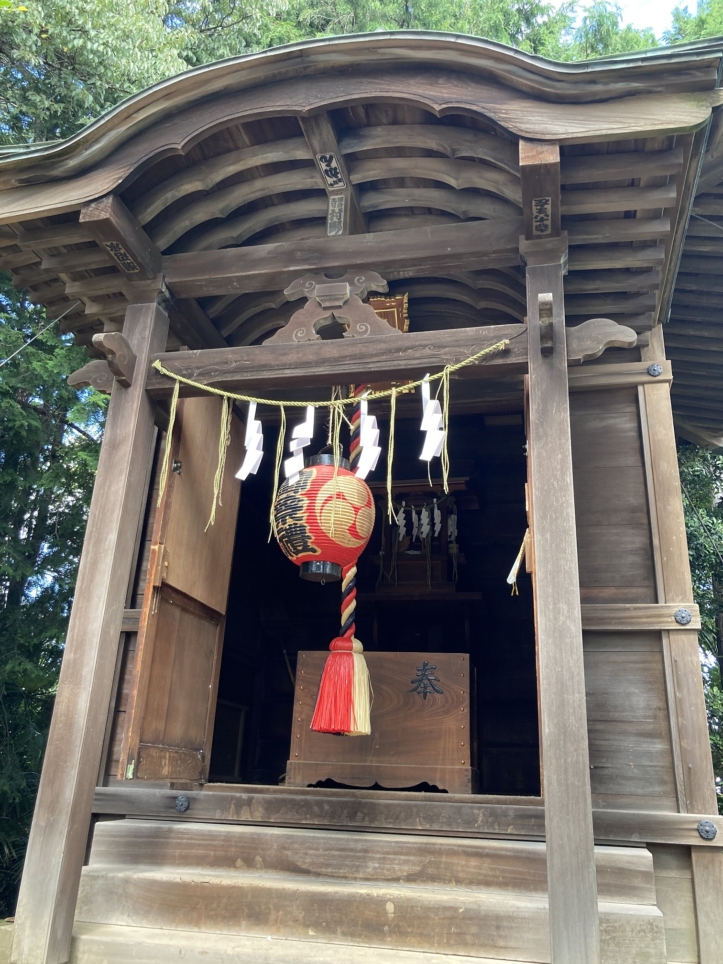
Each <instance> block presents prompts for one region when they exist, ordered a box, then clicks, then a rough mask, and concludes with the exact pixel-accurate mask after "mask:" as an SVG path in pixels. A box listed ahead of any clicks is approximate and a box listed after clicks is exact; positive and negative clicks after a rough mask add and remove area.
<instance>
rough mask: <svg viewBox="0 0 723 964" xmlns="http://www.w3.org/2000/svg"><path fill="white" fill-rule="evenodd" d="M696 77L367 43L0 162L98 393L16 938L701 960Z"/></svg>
mask: <svg viewBox="0 0 723 964" xmlns="http://www.w3.org/2000/svg"><path fill="white" fill-rule="evenodd" d="M722 69H723V41H721V40H712V41H705V42H700V43H693V44H681V45H676V46H670V47H665V48H662V49H657V50H651V51H645V52H642V53H638V52H636V53H633V54H625V55H621V56H615V57H608V58H602V59H600V60H595V61H590V62H586V63H571V64H561V63H553V62H550V61H546V60H544V59H542V58H540V57H536V56H532V55H529V54H526V53H522V52H520V51H517V50H512V49H510V48H507V47H504V46H501V45H499V44H495V43H491V42H488V41H483V40H477V39H474V38H471V37H461V36H455V35H452V34H438V33H425V32H414V31H408V32H399V33H382V32H378V33H374V34H369V35H359V36H345V37H341V38H331V39H322V40H311V41H308V42H304V43H299V44H293V45H289V46H285V47H278V48H274V49H271V50H266V51H264V52H262V53H259V54H251V55H247V56H243V57H238V58H235V59H231V60H226V61H222V62H219V63H215V64H211V65H209V66H207V67H202V68H199V69H197V70H192V71H189V72H188V73H185V74H181V75H179V76H177V77H173V78H171V79H170V80H167V81H165V82H163V83H159V84H157V85H155V86H154V87H151V88H150V89H148V90H146V91H144V92H143V93H140V94H137V95H136V96H134V97H131V98H130V99H128V100H126V101H124V102H123V103H121V104H120V105H119V106H118V107H116V108H115V109H113V110H112V111H110V112H109V113H107V114H106V115H104V116H103V117H101V118H100V119H99V120H97V121H94V122H93V123H91V124H89V125H88V126H87V127H85V128H83V129H82V130H80V131H79V132H78V133H77V134H75V135H74V136H73V137H71V138H68V139H67V140H64V141H58V142H52V143H45V144H38V145H28V146H25V147H19V148H17V149H14V148H12V149H9V150H4V151H3V152H2V154H1V155H0V269H2V270H6V271H10V272H11V273H12V276H13V280H14V283H15V284H16V285H17V287H19V288H23V289H27V291H29V293H30V294H29V297H30V299H31V301H32V302H34V303H38V304H42V305H44V306H45V307H46V309H47V316H48V319H49V320H50V319H54V318H59V317H60V316H62V317H60V320H59V326H60V330H61V331H63V332H67V333H70V332H72V333H73V335H74V338H75V343H76V344H80V345H84V346H86V348H87V352H88V360H87V364H85V365H84V366H83V367H82V368H80V369H79V370H78V371H76V372H74V373H72V374H71V375H69V381H70V383H71V384H72V385H75V386H77V387H79V388H82V387H85V386H92V387H94V388H96V389H98V390H100V391H101V392H105V393H107V394H108V395H110V401H109V408H108V416H107V423H106V428H105V434H104V438H103V443H102V448H101V453H100V462H99V466H98V474H97V480H96V485H95V490H94V494H93V499H92V505H91V508H90V515H89V519H88V526H87V532H86V536H85V543H84V548H83V553H82V558H81V563H80V571H79V576H78V583H77V590H76V594H75V602H74V606H73V611H72V615H71V619H70V626H69V630H68V635H67V643H66V647H65V656H64V660H63V665H62V670H61V675H60V682H59V685H58V692H57V699H56V703H55V712H54V716H53V721H52V726H51V729H50V735H49V740H48V746H47V753H46V757H45V763H44V768H43V772H42V776H41V780H40V787H39V793H38V799H37V807H36V811H35V816H34V821H33V826H32V831H31V835H30V841H29V847H28V852H27V859H26V862H25V868H24V873H23V878H22V883H21V887H20V897H19V903H18V908H17V915H16V918H15V923H14V925H13V928H12V935H13V936H12V949H11V951H10V958H9V959H10V960H11V961H12V962H13V964H64V962H66V961H69V960H70V961H72V962H75V964H121V962H123V964H125V962H128V961H131V962H138V964H171V962H176V961H183V962H187V964H202V962H206V964H232V962H234V964H236V962H245V961H249V962H250V961H254V962H255V964H336V962H338V961H343V962H344V964H366V962H368V961H372V962H375V964H376V962H378V964H465V962H469V964H492V962H496V961H504V962H508V964H521V962H534V964H547V962H552V964H668V962H670V964H672V962H676V964H721V962H723V853H722V851H721V847H722V845H723V818H720V817H719V816H718V808H717V796H716V789H715V782H714V776H713V767H712V761H711V752H710V744H709V738H708V729H707V723H706V710H705V704H704V696H703V684H702V675H701V665H700V660H699V649H698V640H697V630H699V629H700V613H699V611H698V607H697V606H696V605H695V603H694V602H693V595H692V587H691V576H690V569H689V563H688V553H687V545H686V535H685V526H684V518H683V505H682V501H681V487H680V482H679V478H678V468H677V460H676V439H683V440H687V441H689V442H694V443H696V444H698V445H704V446H708V447H710V448H716V447H719V446H720V445H721V444H723V383H722V382H721V373H722V371H723V367H722V360H723V354H722V352H723V334H722V333H723V327H722V326H721V310H722V309H723V280H721V272H722V270H723V90H721V87H720V77H721V70H722ZM426 376H429V378H427V377H426ZM420 454H421V456H422V458H420ZM300 576H301V578H300ZM330 644H332V652H331V654H330V650H329V645H330ZM359 644H361V645H359ZM362 646H363V652H362ZM327 660H328V661H327ZM325 666H326V668H324V667H325ZM322 671H323V673H324V677H323V682H320V681H322ZM334 720H337V722H333V721H334ZM339 720H342V722H339ZM3 933H4V934H5V936H6V937H7V935H8V933H9V929H4V930H3Z"/></svg>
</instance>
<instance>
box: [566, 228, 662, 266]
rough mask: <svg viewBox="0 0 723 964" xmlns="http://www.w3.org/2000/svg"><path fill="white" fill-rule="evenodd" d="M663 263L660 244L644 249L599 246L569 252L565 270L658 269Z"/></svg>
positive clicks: (574, 249)
mask: <svg viewBox="0 0 723 964" xmlns="http://www.w3.org/2000/svg"><path fill="white" fill-rule="evenodd" d="M596 223H598V222H596ZM573 236H574V235H573ZM610 240H612V239H610ZM664 262H665V248H664V247H663V245H662V244H660V245H648V246H647V247H644V248H626V247H624V246H622V245H619V246H616V247H613V246H612V245H607V244H600V245H595V246H591V247H589V248H573V249H572V250H571V251H570V256H569V259H568V263H567V268H568V271H592V270H595V271H597V270H600V269H601V268H658V267H660V266H661V265H663V264H664Z"/></svg>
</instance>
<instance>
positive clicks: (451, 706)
mask: <svg viewBox="0 0 723 964" xmlns="http://www.w3.org/2000/svg"><path fill="white" fill-rule="evenodd" d="M327 655H328V653H327V652H325V651H324V652H300V653H299V659H298V663H297V675H296V692H295V694H294V721H293V728H292V733H291V750H290V753H289V757H290V759H289V764H288V767H287V770H286V786H288V787H305V786H309V785H313V784H316V783H317V782H319V781H322V780H329V779H331V780H334V781H335V782H336V783H340V784H343V785H347V786H353V787H373V786H375V785H378V786H380V787H385V788H388V789H401V788H405V787H415V786H418V785H419V784H420V783H428V784H429V785H430V786H434V787H438V788H439V789H440V790H447V791H448V792H450V793H472V792H473V790H474V789H475V787H474V782H475V781H474V776H475V771H474V769H473V764H474V758H473V755H472V747H471V746H470V739H471V731H470V668H469V656H468V655H467V654H466V653H365V654H364V655H365V657H366V660H367V664H368V666H369V673H370V676H371V682H372V688H373V690H374V699H373V702H372V713H371V724H372V732H371V735H370V736H354V737H351V736H334V735H331V734H326V733H314V732H313V731H312V730H311V729H310V728H309V724H310V722H311V717H312V714H313V712H314V704H315V701H316V694H317V691H318V689H319V680H320V679H321V671H322V669H323V667H324V662H325V660H326V658H327Z"/></svg>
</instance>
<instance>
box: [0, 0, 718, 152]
mask: <svg viewBox="0 0 723 964" xmlns="http://www.w3.org/2000/svg"><path fill="white" fill-rule="evenodd" d="M717 2H719V3H722V4H723V0H717ZM578 20H579V22H578ZM400 29H405V30H444V31H453V32H455V33H465V34H471V35H475V36H480V37H486V38H488V39H490V40H496V41H499V42H500V43H505V44H509V45H510V46H513V47H518V48H519V49H521V50H525V51H528V52H529V53H535V54H541V55H543V56H547V57H551V58H554V59H559V60H580V59H585V58H588V57H597V56H601V55H603V54H611V53H619V52H621V51H625V50H638V49H640V48H642V47H646V46H648V47H650V46H654V45H655V36H654V34H653V32H652V31H651V30H636V29H635V28H633V27H631V26H626V25H625V24H624V23H623V20H622V14H621V11H620V8H619V7H618V6H617V4H616V3H615V2H614V0H595V2H594V3H593V4H592V6H590V7H587V8H584V7H580V6H578V4H577V3H576V2H575V0H568V2H565V3H563V4H562V5H561V6H559V7H558V6H556V5H555V4H552V3H543V2H541V0H415V2H414V3H412V2H411V0H91V2H90V3H87V4H85V5H78V4H77V3H75V2H74V0H25V2H24V3H22V4H17V3H16V2H15V0H0V144H3V143H5V144H11V143H18V142H35V143H38V142H42V141H45V140H52V139H54V138H59V137H67V136H69V135H70V134H73V133H75V132H76V131H77V130H79V129H80V128H81V127H83V126H84V125H85V124H87V123H89V122H90V121H91V120H93V119H94V118H96V117H99V116H100V115H101V114H102V113H104V112H105V111H107V110H109V109H110V108H111V107H113V106H115V104H117V103H119V102H120V101H121V100H123V99H124V98H126V97H128V96H130V95H131V94H134V93H136V92H137V91H139V90H142V89H143V88H145V87H148V86H150V85H151V84H154V83H156V82H158V81H161V80H164V79H166V78H167V77H171V76H172V75H174V74H177V73H179V72H180V71H183V70H186V69H188V68H190V67H197V66H199V65H201V64H205V63H209V62H211V61H213V60H219V59H221V58H224V57H232V56H237V55H238V54H243V53H248V52H251V51H255V50H262V49H264V48H266V47H272V46H276V45H278V44H283V43H289V42H292V41H296V40H302V39H304V38H306V37H315V36H332V35H336V34H348V33H361V32H365V31H374V30H400Z"/></svg>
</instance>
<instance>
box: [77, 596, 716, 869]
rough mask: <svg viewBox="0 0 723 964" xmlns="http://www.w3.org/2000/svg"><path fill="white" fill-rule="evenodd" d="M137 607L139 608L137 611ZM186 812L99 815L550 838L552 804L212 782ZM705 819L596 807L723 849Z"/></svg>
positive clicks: (114, 794) (149, 808)
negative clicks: (705, 831) (705, 828)
mask: <svg viewBox="0 0 723 964" xmlns="http://www.w3.org/2000/svg"><path fill="white" fill-rule="evenodd" d="M133 611H134V612H135V610H133ZM183 792H184V795H185V796H187V797H188V799H189V801H190V807H189V808H188V810H187V811H186V812H185V813H179V812H178V811H177V810H176V797H177V796H178V791H177V790H172V789H170V788H168V789H151V788H145V787H124V786H115V787H98V788H97V790H96V791H95V799H94V801H93V812H94V813H98V814H107V815H111V816H130V817H160V818H161V819H163V820H177V821H178V822H183V821H192V822H200V823H230V824H240V825H242V824H255V825H261V826H271V827H306V828H322V827H327V828H336V829H343V830H398V831H402V832H407V833H422V834H449V833H454V834H458V835H460V836H465V837H467V836H469V837H482V838H492V839H494V838H498V839H499V838H503V839H508V840H509V839H514V838H518V839H526V840H544V838H545V817H544V807H543V806H542V801H541V800H540V798H539V797H528V798H524V797H499V796H482V795H475V796H474V797H472V796H466V795H462V794H446V795H445V798H444V800H443V801H440V800H439V799H435V795H433V794H429V793H424V794H422V793H414V794H409V793H407V792H399V791H389V792H387V793H384V794H380V793H378V792H376V791H374V790H347V791H344V792H340V791H338V790H326V789H323V788H309V789H305V790H294V789H292V788H290V787H264V786H246V787H243V788H242V789H234V788H232V787H229V786H227V785H224V786H219V787H218V791H216V789H215V788H214V786H213V785H212V784H210V785H208V786H207V789H206V790H196V791H193V790H192V791H188V790H184V791H183ZM700 820H710V821H711V822H712V823H713V824H714V825H715V826H716V827H717V828H718V833H719V835H723V817H721V816H719V815H718V814H717V813H715V812H714V813H713V814H712V815H709V814H703V813H701V814H692V813H662V812H659V811H640V810H594V811H593V822H594V827H595V838H596V840H600V841H616V842H619V843H637V844H640V843H666V844H675V845H680V846H691V845H694V846H700V848H701V849H702V850H704V851H709V852H711V853H712V852H716V851H717V850H720V844H719V843H718V840H719V839H720V836H719V838H718V840H714V841H705V840H703V839H702V838H701V836H700V834H699V833H698V830H697V826H698V822H699V821H700Z"/></svg>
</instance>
